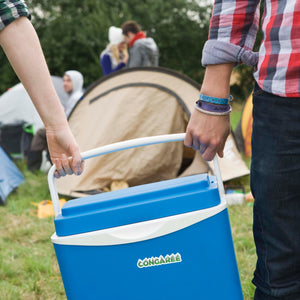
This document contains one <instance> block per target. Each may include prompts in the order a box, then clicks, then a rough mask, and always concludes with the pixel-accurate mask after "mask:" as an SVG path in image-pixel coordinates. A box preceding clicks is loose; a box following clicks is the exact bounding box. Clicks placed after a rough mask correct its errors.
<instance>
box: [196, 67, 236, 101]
mask: <svg viewBox="0 0 300 300" xmlns="http://www.w3.org/2000/svg"><path fill="white" fill-rule="evenodd" d="M233 67H234V63H228V64H219V65H208V66H206V70H205V76H204V80H203V83H202V86H201V93H202V94H204V95H208V96H211V97H216V98H228V96H229V94H230V76H231V72H232V69H233Z"/></svg>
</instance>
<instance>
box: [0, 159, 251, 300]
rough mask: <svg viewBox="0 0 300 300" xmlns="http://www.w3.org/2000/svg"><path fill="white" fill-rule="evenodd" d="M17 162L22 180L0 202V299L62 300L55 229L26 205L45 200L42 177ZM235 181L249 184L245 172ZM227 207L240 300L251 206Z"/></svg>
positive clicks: (247, 289) (245, 283) (247, 294)
mask: <svg viewBox="0 0 300 300" xmlns="http://www.w3.org/2000/svg"><path fill="white" fill-rule="evenodd" d="M18 166H19V167H20V169H21V171H22V173H23V174H24V176H25V182H26V183H24V184H22V185H21V186H20V187H19V188H18V190H17V191H16V192H14V193H12V194H11V195H10V196H9V197H8V199H7V205H6V206H0V215H1V218H0V227H1V231H0V299H4V300H19V299H20V300H32V299H39V300H44V299H45V300H48V299H49V300H51V299H53V300H54V299H55V300H57V299H58V300H60V299H66V298H65V293H64V288H63V284H62V280H61V276H60V272H59V268H58V264H57V261H56V256H55V252H54V249H53V245H52V243H51V240H50V237H51V235H52V234H53V232H54V231H55V229H54V224H53V217H50V218H47V219H39V218H37V216H36V210H37V208H36V206H34V205H32V202H35V203H38V202H40V201H42V200H46V199H50V195H49V191H48V185H47V178H46V177H47V176H46V174H43V173H41V172H37V173H35V174H32V173H30V172H28V171H27V170H26V168H25V166H24V164H23V163H20V162H19V163H18ZM239 180H240V181H241V182H242V183H243V184H245V185H249V182H248V181H249V176H245V177H244V178H241V179H239ZM233 183H236V182H233ZM228 210H229V215H230V222H231V228H232V234H233V239H234V246H235V250H236V257H237V262H238V267H239V273H240V278H241V283H242V289H243V293H244V299H245V300H250V299H252V298H253V293H254V287H253V285H252V284H251V280H252V274H253V271H254V267H255V260H256V256H255V247H254V243H253V238H252V230H251V228H252V207H251V206H248V205H247V204H243V205H241V206H230V207H229V209H228ZM220 251H222V249H220Z"/></svg>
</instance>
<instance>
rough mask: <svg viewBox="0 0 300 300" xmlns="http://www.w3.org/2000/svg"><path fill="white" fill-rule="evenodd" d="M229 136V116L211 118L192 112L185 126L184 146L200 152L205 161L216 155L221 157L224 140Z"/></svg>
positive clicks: (211, 116)
mask: <svg viewBox="0 0 300 300" xmlns="http://www.w3.org/2000/svg"><path fill="white" fill-rule="evenodd" d="M229 134H230V116H229V115H225V116H213V115H207V114H205V113H202V112H200V111H198V110H196V109H195V110H194V112H193V113H192V116H191V118H190V121H189V123H188V126H187V130H186V136H185V139H184V144H185V146H187V147H191V148H193V149H194V150H195V151H200V153H201V154H202V157H203V159H204V160H206V161H210V160H212V159H213V158H214V157H215V155H216V153H218V155H219V156H220V157H223V155H224V154H223V150H224V146H225V142H226V139H227V137H228V135H229Z"/></svg>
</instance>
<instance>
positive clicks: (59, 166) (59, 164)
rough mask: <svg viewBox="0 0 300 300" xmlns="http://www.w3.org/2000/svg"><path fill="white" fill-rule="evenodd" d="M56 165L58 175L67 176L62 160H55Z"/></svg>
mask: <svg viewBox="0 0 300 300" xmlns="http://www.w3.org/2000/svg"><path fill="white" fill-rule="evenodd" d="M54 163H55V166H56V171H57V172H58V174H59V175H60V176H66V173H65V171H64V169H63V167H62V164H61V161H60V159H58V158H56V159H54Z"/></svg>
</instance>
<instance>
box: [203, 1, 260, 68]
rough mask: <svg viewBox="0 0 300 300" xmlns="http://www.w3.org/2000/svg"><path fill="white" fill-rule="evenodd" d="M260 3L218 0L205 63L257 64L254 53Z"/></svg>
mask: <svg viewBox="0 0 300 300" xmlns="http://www.w3.org/2000/svg"><path fill="white" fill-rule="evenodd" d="M259 3H260V0H235V1H232V0H215V2H214V6H213V14H212V17H211V21H210V30H209V39H208V41H207V42H206V43H205V45H204V48H203V54H202V64H203V65H204V66H205V65H209V64H220V63H230V62H236V63H240V62H244V63H246V64H247V65H251V66H255V65H256V64H257V59H258V54H256V53H253V52H252V48H253V45H254V42H255V38H256V33H257V30H258V26H259Z"/></svg>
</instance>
